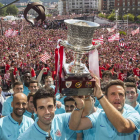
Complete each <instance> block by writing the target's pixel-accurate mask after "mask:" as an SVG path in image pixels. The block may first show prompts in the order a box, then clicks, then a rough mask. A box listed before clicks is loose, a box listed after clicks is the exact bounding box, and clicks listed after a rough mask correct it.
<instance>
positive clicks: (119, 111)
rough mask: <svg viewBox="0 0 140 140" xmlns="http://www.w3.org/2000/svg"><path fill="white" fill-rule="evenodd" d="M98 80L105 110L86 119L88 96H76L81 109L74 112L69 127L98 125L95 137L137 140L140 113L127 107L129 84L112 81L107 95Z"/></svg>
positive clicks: (100, 98) (98, 90)
mask: <svg viewBox="0 0 140 140" xmlns="http://www.w3.org/2000/svg"><path fill="white" fill-rule="evenodd" d="M92 76H93V78H94V79H95V81H96V83H95V88H94V96H96V97H97V99H98V100H99V102H100V104H101V106H102V107H103V110H100V111H96V112H95V113H93V114H91V115H89V116H87V117H84V118H82V116H81V115H82V112H83V109H84V101H83V100H84V98H83V99H82V98H78V97H74V99H75V101H76V103H77V108H78V109H79V110H74V111H73V112H72V115H71V118H70V122H69V127H70V129H72V130H86V129H90V128H95V137H94V139H95V140H102V139H104V140H108V139H113V140H120V139H123V140H132V139H135V140H137V139H138V137H139V129H140V115H139V114H138V113H137V111H135V110H134V109H133V108H131V109H125V108H124V104H125V86H124V83H123V82H122V81H120V80H114V81H110V82H109V83H108V84H107V86H106V91H105V96H104V94H103V93H102V91H101V88H100V82H99V78H97V77H96V76H95V75H93V74H92Z"/></svg>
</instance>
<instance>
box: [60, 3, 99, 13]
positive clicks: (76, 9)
mask: <svg viewBox="0 0 140 140" xmlns="http://www.w3.org/2000/svg"><path fill="white" fill-rule="evenodd" d="M61 2H62V3H63V4H62V3H61ZM62 5H63V6H62ZM58 7H59V9H58V10H59V11H61V10H60V7H62V8H63V13H66V14H70V13H76V14H80V13H92V12H93V11H96V10H98V0H65V1H63V0H59V2H58ZM64 8H65V9H64Z"/></svg>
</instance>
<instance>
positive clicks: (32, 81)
mask: <svg viewBox="0 0 140 140" xmlns="http://www.w3.org/2000/svg"><path fill="white" fill-rule="evenodd" d="M32 83H37V86H39V83H38V81H37V80H31V81H30V82H29V86H30V84H32Z"/></svg>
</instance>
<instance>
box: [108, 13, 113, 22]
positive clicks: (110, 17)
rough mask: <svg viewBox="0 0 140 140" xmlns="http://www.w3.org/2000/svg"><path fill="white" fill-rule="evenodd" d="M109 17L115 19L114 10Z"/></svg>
mask: <svg viewBox="0 0 140 140" xmlns="http://www.w3.org/2000/svg"><path fill="white" fill-rule="evenodd" d="M108 19H109V20H111V21H113V20H115V13H113V12H112V13H111V14H110V15H109V16H108Z"/></svg>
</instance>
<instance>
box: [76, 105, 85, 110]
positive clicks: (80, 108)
mask: <svg viewBox="0 0 140 140" xmlns="http://www.w3.org/2000/svg"><path fill="white" fill-rule="evenodd" d="M83 108H84V106H83V107H82V108H80V109H79V108H77V107H76V108H75V109H74V111H79V110H82V109H83Z"/></svg>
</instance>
